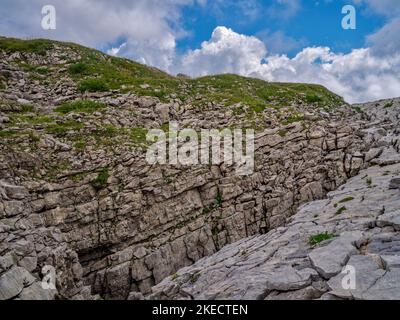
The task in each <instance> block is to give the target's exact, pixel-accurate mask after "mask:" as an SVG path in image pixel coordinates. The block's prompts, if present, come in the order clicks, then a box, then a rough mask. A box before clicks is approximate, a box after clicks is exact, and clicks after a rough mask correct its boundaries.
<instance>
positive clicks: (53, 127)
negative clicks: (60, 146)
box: [46, 120, 84, 136]
mask: <svg viewBox="0 0 400 320" xmlns="http://www.w3.org/2000/svg"><path fill="white" fill-rule="evenodd" d="M83 127H84V125H83V124H82V123H80V122H77V121H74V120H69V121H66V122H63V123H53V124H50V125H49V126H47V127H46V132H47V133H50V134H54V135H60V136H64V135H66V134H67V133H68V132H69V131H79V130H81V129H83Z"/></svg>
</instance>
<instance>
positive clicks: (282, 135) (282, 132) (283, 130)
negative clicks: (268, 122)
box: [278, 129, 288, 138]
mask: <svg viewBox="0 0 400 320" xmlns="http://www.w3.org/2000/svg"><path fill="white" fill-rule="evenodd" d="M278 134H279V135H280V136H281V137H282V138H284V137H286V135H287V134H288V131H287V130H286V129H281V130H279V131H278Z"/></svg>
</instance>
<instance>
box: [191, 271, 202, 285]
mask: <svg viewBox="0 0 400 320" xmlns="http://www.w3.org/2000/svg"><path fill="white" fill-rule="evenodd" d="M199 278H200V272H196V273H193V274H191V275H190V279H189V281H190V283H191V284H194V283H196V282H197V280H199Z"/></svg>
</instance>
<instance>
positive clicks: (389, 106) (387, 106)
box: [383, 101, 393, 109]
mask: <svg viewBox="0 0 400 320" xmlns="http://www.w3.org/2000/svg"><path fill="white" fill-rule="evenodd" d="M391 107H393V101H392V102H388V103H386V104H385V105H384V106H383V108H384V109H389V108H391Z"/></svg>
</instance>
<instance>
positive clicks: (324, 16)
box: [0, 0, 400, 102]
mask: <svg viewBox="0 0 400 320" xmlns="http://www.w3.org/2000/svg"><path fill="white" fill-rule="evenodd" d="M49 4H50V5H53V6H54V7H55V8H56V12H57V28H56V30H43V29H42V28H41V20H42V14H41V10H42V6H44V5H49ZM346 4H351V5H353V6H355V8H356V13H357V28H356V30H344V29H343V28H342V26H341V21H342V18H343V16H344V15H343V14H342V13H341V11H342V7H343V6H344V5H346ZM399 4H400V0H319V1H315V0H113V1H107V0H30V1H26V0H0V35H3V36H13V37H20V38H32V37H44V38H51V39H58V40H68V41H73V42H78V43H80V44H83V45H87V46H90V47H93V48H97V49H100V50H102V51H104V52H108V53H110V54H114V55H119V56H124V57H128V58H131V59H134V60H136V61H139V62H142V63H146V64H149V65H153V66H157V67H159V68H161V69H163V70H166V71H168V72H170V73H173V74H176V73H178V72H182V73H186V74H189V75H191V76H202V75H207V74H217V73H238V74H241V75H246V76H253V77H258V78H262V79H266V80H269V81H290V82H308V83H319V84H322V85H325V86H326V87H328V88H329V89H331V90H332V91H334V92H336V93H338V94H340V95H341V96H343V97H345V99H346V100H347V101H349V102H364V101H371V100H377V99H382V98H390V97H395V96H400V77H399V74H400V5H399Z"/></svg>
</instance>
